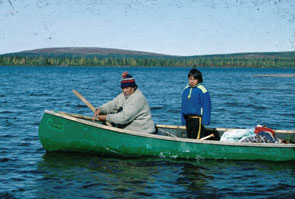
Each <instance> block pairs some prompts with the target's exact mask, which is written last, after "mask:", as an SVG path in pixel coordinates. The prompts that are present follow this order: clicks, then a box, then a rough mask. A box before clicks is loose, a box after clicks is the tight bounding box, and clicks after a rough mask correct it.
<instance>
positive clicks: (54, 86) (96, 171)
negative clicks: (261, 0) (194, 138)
mask: <svg viewBox="0 0 295 199" xmlns="http://www.w3.org/2000/svg"><path fill="white" fill-rule="evenodd" d="M189 70H190V68H130V67H128V68H127V67H0V198H71V199H73V198H136V199H137V198H205V197H206V198H248V197H251V198H257V199H258V198H294V197H295V162H283V163H276V162H263V161H255V162H254V161H228V160H227V161H216V160H193V161H192V160H176V159H163V158H136V159H126V158H124V159H120V158H112V157H101V156H99V155H89V154H77V153H46V151H45V150H44V149H43V148H42V145H41V144H40V142H39V138H38V125H39V122H40V120H41V117H42V115H43V111H44V110H45V109H48V110H55V111H64V112H70V113H75V114H83V115H88V116H92V113H91V111H90V110H89V109H88V107H87V106H85V105H84V104H83V102H81V101H80V99H78V98H77V97H76V96H75V95H74V94H73V93H72V89H75V90H77V91H78V92H80V93H81V94H82V95H83V96H84V97H85V98H86V99H87V100H88V101H89V102H90V103H91V104H93V105H94V106H99V105H101V104H102V103H105V102H107V101H109V100H111V99H112V98H113V97H115V96H116V95H117V94H119V93H120V91H121V90H120V79H121V73H122V72H123V71H129V73H131V74H132V75H133V76H134V77H135V79H136V82H137V84H138V86H139V88H140V89H141V91H142V92H143V93H144V94H145V96H146V98H147V99H148V102H149V104H150V107H151V111H152V115H153V119H154V120H155V122H156V123H160V124H173V125H180V103H181V93H182V90H183V88H184V87H185V86H186V84H187V73H188V71H189ZM200 70H201V72H202V73H203V78H204V85H205V86H206V88H207V89H208V90H209V92H210V95H211V99H212V122H211V124H210V126H209V127H228V128H233V127H239V128H252V127H254V126H256V125H257V124H263V125H267V126H268V127H271V128H273V129H289V130H294V129H295V78H287V77H257V76H255V75H261V74H281V73H295V69H253V68H251V69H249V68H200Z"/></svg>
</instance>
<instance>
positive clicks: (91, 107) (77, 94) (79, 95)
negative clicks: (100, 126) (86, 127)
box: [72, 89, 112, 126]
mask: <svg viewBox="0 0 295 199" xmlns="http://www.w3.org/2000/svg"><path fill="white" fill-rule="evenodd" d="M72 91H73V93H74V94H75V95H76V96H77V97H78V98H79V99H80V100H82V101H83V102H84V103H85V104H86V105H87V106H88V108H90V109H91V110H92V111H93V112H95V108H94V106H92V104H90V103H89V102H88V101H87V100H86V99H85V98H84V97H83V96H82V95H81V94H80V93H78V91H76V90H74V89H73V90H72ZM106 124H107V125H108V126H112V124H111V123H110V122H108V121H106Z"/></svg>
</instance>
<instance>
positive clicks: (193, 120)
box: [185, 116, 206, 139]
mask: <svg viewBox="0 0 295 199" xmlns="http://www.w3.org/2000/svg"><path fill="white" fill-rule="evenodd" d="M185 121H186V124H185V126H186V133H187V137H188V138H193V139H200V138H202V137H205V136H206V135H205V134H206V133H205V128H204V127H203V126H202V117H199V116H185Z"/></svg>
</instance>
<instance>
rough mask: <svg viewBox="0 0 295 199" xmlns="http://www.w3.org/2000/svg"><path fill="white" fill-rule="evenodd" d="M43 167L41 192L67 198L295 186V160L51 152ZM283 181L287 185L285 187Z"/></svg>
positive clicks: (184, 194)
mask: <svg viewBox="0 0 295 199" xmlns="http://www.w3.org/2000/svg"><path fill="white" fill-rule="evenodd" d="M38 170H39V173H40V174H41V176H42V177H40V179H39V180H38V182H36V185H35V186H36V187H37V190H38V192H37V197H38V198H48V197H53V195H54V198H64V196H65V195H67V194H71V193H75V196H77V197H88V198H89V197H91V198H97V197H104V198H105V197H107V198H109V197H114V198H149V197H157V198H166V197H173V198H186V197H187V198H189V197H205V196H206V197H210V198H219V197H220V196H232V197H236V196H237V195H236V194H237V193H240V194H241V195H242V196H243V195H245V196H246V195H247V194H249V193H250V192H254V193H257V194H258V193H260V192H261V191H266V190H268V191H269V192H270V193H273V194H276V193H280V191H281V192H282V193H280V194H283V195H284V194H286V190H287V192H288V191H293V188H295V187H291V186H290V184H295V181H294V179H295V167H294V162H286V163H272V162H257V161H253V162H251V161H215V160H196V161H190V160H173V159H162V158H144V159H140V158H139V159H138V158H136V159H124V158H123V159H122V158H111V157H101V156H97V155H91V154H80V153H46V154H45V155H44V156H43V158H42V160H41V161H40V162H39V163H38ZM282 177H283V178H284V181H285V182H282ZM292 180H293V182H292ZM265 181H267V182H268V185H267V186H265ZM251 183H252V184H253V185H252V184H251ZM233 185H234V187H233ZM283 185H286V187H285V188H284V190H282V189H281V188H280V187H281V186H283ZM245 186H247V187H245ZM270 187H272V188H271V189H270ZM237 189H238V190H239V189H240V190H242V191H240V192H237ZM254 189H255V190H254Z"/></svg>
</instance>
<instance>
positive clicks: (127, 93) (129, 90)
mask: <svg viewBox="0 0 295 199" xmlns="http://www.w3.org/2000/svg"><path fill="white" fill-rule="evenodd" d="M134 91H135V87H126V88H122V92H123V94H124V96H125V97H128V96H130V95H131V94H132V93H134Z"/></svg>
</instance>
